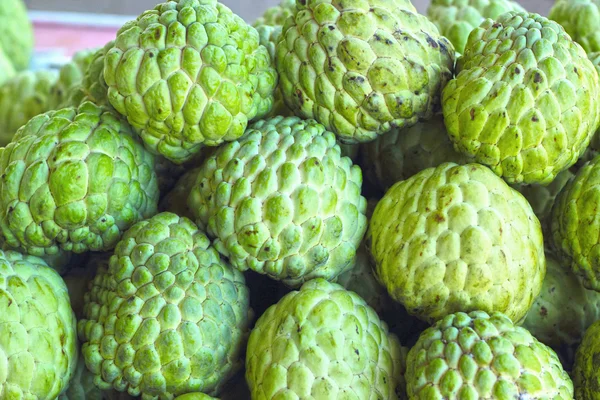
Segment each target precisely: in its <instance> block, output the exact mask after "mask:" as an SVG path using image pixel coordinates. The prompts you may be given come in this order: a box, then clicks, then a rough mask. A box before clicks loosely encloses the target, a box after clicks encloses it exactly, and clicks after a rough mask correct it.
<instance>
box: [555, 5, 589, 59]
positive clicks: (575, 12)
mask: <svg viewBox="0 0 600 400" xmlns="http://www.w3.org/2000/svg"><path fill="white" fill-rule="evenodd" d="M599 7H600V1H598V0H556V1H555V3H554V6H552V8H551V9H550V13H549V14H548V18H550V19H552V20H554V21H556V22H558V23H559V24H561V25H562V26H563V27H564V28H565V31H567V33H568V34H569V35H571V37H572V38H573V40H575V41H576V42H577V43H579V44H580V45H581V46H582V47H583V48H584V49H585V51H587V52H593V51H600V30H599V29H598V23H600V10H599V9H598V8H599Z"/></svg>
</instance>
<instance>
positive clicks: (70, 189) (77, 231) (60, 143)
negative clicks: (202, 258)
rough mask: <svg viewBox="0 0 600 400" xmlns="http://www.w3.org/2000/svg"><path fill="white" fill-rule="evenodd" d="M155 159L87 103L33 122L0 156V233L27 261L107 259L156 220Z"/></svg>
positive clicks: (117, 123)
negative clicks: (134, 231)
mask: <svg viewBox="0 0 600 400" xmlns="http://www.w3.org/2000/svg"><path fill="white" fill-rule="evenodd" d="M153 164H154V157H153V156H152V155H151V154H150V153H149V152H147V151H146V150H145V149H144V147H143V146H142V145H141V144H140V143H138V142H137V141H136V140H135V139H134V138H133V137H132V136H131V135H130V134H128V131H127V127H126V126H125V125H123V124H122V123H121V122H120V121H119V119H118V118H117V117H116V116H115V115H113V114H112V113H110V112H108V111H107V110H106V109H104V108H102V107H98V106H96V105H94V104H92V103H85V104H83V105H82V106H80V107H79V108H78V109H75V108H65V109H63V110H60V111H51V112H48V113H46V114H42V115H39V116H37V117H35V118H33V119H32V120H31V121H29V122H28V123H27V125H25V126H24V127H23V128H21V129H19V131H18V132H17V133H16V135H15V137H14V139H13V141H12V142H11V143H10V144H9V145H8V146H6V147H4V148H0V174H1V175H2V179H0V232H1V234H2V237H3V239H4V241H5V242H6V243H7V245H9V246H11V247H13V248H19V249H23V250H24V251H26V252H27V253H29V254H32V255H39V256H42V255H52V254H56V253H57V252H59V250H60V249H62V250H65V251H72V252H74V253H84V252H87V251H108V250H111V249H113V248H114V246H115V245H116V244H117V242H118V241H119V239H120V238H121V235H122V234H123V232H124V231H125V230H126V229H128V228H129V227H131V226H132V225H133V224H134V223H136V222H137V221H139V220H142V219H145V218H149V217H151V216H152V215H154V214H156V208H157V203H158V187H157V178H156V173H155V172H154V165H153Z"/></svg>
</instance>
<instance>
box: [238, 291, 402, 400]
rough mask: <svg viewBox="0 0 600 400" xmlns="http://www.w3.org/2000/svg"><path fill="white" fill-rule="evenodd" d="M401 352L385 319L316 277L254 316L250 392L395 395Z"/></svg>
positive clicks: (267, 394)
mask: <svg viewBox="0 0 600 400" xmlns="http://www.w3.org/2000/svg"><path fill="white" fill-rule="evenodd" d="M404 366H405V363H404V357H403V352H402V350H401V347H400V344H399V342H398V340H397V339H396V337H395V336H394V335H391V334H389V333H388V328H387V325H386V324H385V322H382V321H381V320H380V319H379V317H378V316H377V313H375V311H374V310H373V309H372V308H370V307H369V306H367V304H366V303H365V301H364V300H363V299H361V298H360V297H359V296H358V295H356V294H355V293H354V292H350V291H347V290H345V289H344V288H342V287H341V286H339V285H337V284H334V283H330V282H327V281H325V280H323V279H314V280H312V281H310V282H307V283H305V284H304V285H303V286H302V287H301V288H300V290H299V291H294V292H291V293H289V294H287V295H286V296H284V297H283V298H282V299H281V300H280V301H279V302H278V303H277V304H275V305H273V306H271V307H270V308H269V309H268V310H267V311H266V312H265V313H264V314H263V315H262V316H261V317H260V318H259V320H258V322H257V323H256V326H255V328H254V330H253V331H252V333H251V334H250V340H249V342H248V350H247V352H246V381H247V382H248V386H249V387H250V392H251V393H252V398H253V399H277V398H281V399H284V398H285V399H292V398H293V399H309V398H314V399H337V398H348V399H374V398H377V399H385V400H388V399H389V400H391V399H397V398H398V394H400V393H402V392H403V391H404V382H403V380H402V374H403V372H404V368H405V367H404Z"/></svg>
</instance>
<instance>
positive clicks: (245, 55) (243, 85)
mask: <svg viewBox="0 0 600 400" xmlns="http://www.w3.org/2000/svg"><path fill="white" fill-rule="evenodd" d="M104 79H105V81H106V84H107V85H108V100H109V101H110V103H111V105H112V106H113V107H114V108H115V109H116V110H117V111H118V112H119V113H121V114H122V115H124V116H126V117H127V120H128V121H129V123H130V124H131V125H132V126H133V128H134V129H135V130H136V132H137V133H138V134H139V135H140V137H141V138H142V140H143V141H144V143H145V145H146V147H147V148H148V149H150V150H151V151H152V152H154V153H156V154H161V155H163V156H164V157H166V158H167V159H169V160H171V161H173V162H175V163H178V164H180V163H183V162H185V161H187V160H189V159H190V158H192V157H193V156H194V154H196V153H197V152H198V151H199V150H200V147H201V146H202V145H208V146H217V145H219V144H221V143H223V142H227V141H233V140H236V139H238V138H240V137H241V136H242V135H243V134H244V132H245V130H246V128H247V125H248V122H249V121H251V120H253V119H255V118H261V117H263V116H265V115H266V114H268V113H269V112H270V111H271V108H272V107H273V92H274V90H275V86H276V84H277V72H276V71H275V68H274V66H273V65H272V61H271V58H270V56H269V53H268V51H267V49H266V48H265V47H264V46H262V45H260V43H259V36H258V33H257V32H256V29H254V28H253V27H251V26H250V25H248V24H246V22H244V21H243V20H242V19H241V18H240V17H238V16H237V15H235V14H234V13H233V12H232V11H231V10H230V9H229V8H227V7H226V6H224V5H223V4H221V3H218V2H217V1H216V0H179V1H169V2H165V3H161V4H159V5H157V6H156V7H155V8H154V9H152V10H148V11H146V12H144V13H143V14H142V15H140V16H139V17H138V18H137V19H136V20H134V21H131V22H129V23H127V24H125V25H124V26H123V27H122V28H121V29H120V30H119V32H118V34H117V38H116V40H115V43H114V47H113V48H111V49H110V50H108V52H107V54H106V57H105V59H104Z"/></svg>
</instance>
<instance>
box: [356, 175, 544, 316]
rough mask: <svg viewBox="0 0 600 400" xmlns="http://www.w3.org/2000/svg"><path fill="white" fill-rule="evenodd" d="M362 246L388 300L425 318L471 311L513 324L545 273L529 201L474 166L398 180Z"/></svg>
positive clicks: (537, 226) (537, 290)
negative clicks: (491, 314)
mask: <svg viewBox="0 0 600 400" xmlns="http://www.w3.org/2000/svg"><path fill="white" fill-rule="evenodd" d="M367 245H368V246H369V248H370V250H371V253H372V254H373V257H374V260H375V262H376V273H377V276H378V279H379V280H380V281H381V282H382V283H383V284H384V285H385V286H386V287H387V290H388V292H389V293H390V295H391V296H392V298H394V299H396V300H397V301H399V302H401V303H402V304H404V306H405V307H406V308H407V310H408V312H409V313H411V314H412V315H415V316H417V317H419V318H421V319H423V320H425V321H428V322H433V321H436V320H439V319H441V318H443V317H444V316H446V315H447V314H451V313H454V312H458V311H464V312H470V311H476V310H482V311H486V312H494V311H500V312H503V313H505V314H506V315H507V316H508V317H509V318H511V319H512V320H513V321H515V322H519V321H521V320H522V319H523V318H524V317H525V314H526V313H527V311H528V310H529V308H530V307H531V305H532V304H533V301H534V300H535V298H536V297H537V296H538V294H539V293H540V290H541V288H542V281H543V280H544V276H545V273H546V258H545V255H544V242H543V238H542V232H541V227H540V222H539V221H538V219H537V217H536V216H535V214H534V213H533V210H532V209H531V206H530V205H529V204H528V203H527V201H526V200H525V198H524V197H523V196H522V195H521V194H520V193H519V192H517V191H516V190H514V189H512V188H510V187H509V186H508V185H507V184H506V183H505V182H504V181H503V180H502V179H500V178H498V177H497V176H496V175H494V173H493V172H492V171H490V170H489V169H488V168H486V167H484V166H482V165H480V164H466V165H457V164H454V163H444V164H441V165H440V166H438V167H436V168H428V169H426V170H423V171H421V172H419V173H418V174H416V175H414V176H412V177H411V178H409V179H407V180H405V181H402V182H398V183H396V184H395V185H394V186H392V187H391V188H390V190H389V191H388V192H387V193H386V194H385V196H384V197H383V199H382V200H381V201H380V202H379V203H378V204H377V207H376V208H375V212H374V213H373V218H372V219H371V222H370V228H369V232H368V233H367Z"/></svg>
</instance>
